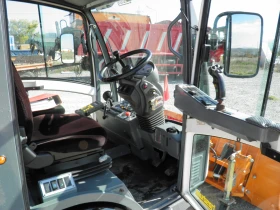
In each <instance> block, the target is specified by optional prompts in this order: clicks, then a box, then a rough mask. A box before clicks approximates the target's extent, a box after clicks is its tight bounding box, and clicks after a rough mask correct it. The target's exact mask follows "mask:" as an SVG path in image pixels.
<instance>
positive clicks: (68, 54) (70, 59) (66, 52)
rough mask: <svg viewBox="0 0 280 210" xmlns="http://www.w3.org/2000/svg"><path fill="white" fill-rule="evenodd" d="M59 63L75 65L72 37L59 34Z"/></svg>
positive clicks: (71, 35)
mask: <svg viewBox="0 0 280 210" xmlns="http://www.w3.org/2000/svg"><path fill="white" fill-rule="evenodd" d="M60 49H61V62H62V63H75V52H74V35H73V34H61V36H60Z"/></svg>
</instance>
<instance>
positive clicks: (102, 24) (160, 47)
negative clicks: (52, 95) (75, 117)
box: [91, 0, 199, 113]
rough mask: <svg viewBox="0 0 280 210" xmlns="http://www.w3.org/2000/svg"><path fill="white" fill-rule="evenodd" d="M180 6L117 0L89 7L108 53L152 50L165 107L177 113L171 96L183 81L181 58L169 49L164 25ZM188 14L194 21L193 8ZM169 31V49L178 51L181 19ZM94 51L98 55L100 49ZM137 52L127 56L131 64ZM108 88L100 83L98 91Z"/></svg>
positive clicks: (155, 0)
mask: <svg viewBox="0 0 280 210" xmlns="http://www.w3.org/2000/svg"><path fill="white" fill-rule="evenodd" d="M180 8H181V6H180V1H172V3H171V2H170V1H168V0H152V1H151V0H132V1H118V2H115V3H111V4H108V5H103V6H100V7H98V8H95V9H92V10H91V11H92V15H93V17H94V18H95V20H96V21H97V24H98V26H99V28H100V30H101V33H102V35H103V37H104V41H105V43H106V46H107V50H108V52H109V54H110V55H112V52H113V51H116V50H117V51H119V52H120V54H123V53H126V52H129V51H132V50H136V49H140V48H145V49H148V50H150V51H151V52H152V58H151V61H152V62H153V63H154V64H155V67H156V68H157V70H158V75H159V82H160V85H161V86H162V88H163V90H164V100H165V105H164V106H165V109H166V110H169V111H172V112H177V113H180V111H179V110H177V109H176V108H175V107H174V105H173V104H174V99H173V97H172V96H173V90H174V88H175V85H176V84H180V83H183V81H182V73H183V60H182V59H179V58H178V57H176V56H175V55H174V54H173V53H171V51H170V50H169V48H168V40H167V39H168V35H167V28H168V26H169V24H170V23H171V21H172V20H174V19H175V18H176V17H177V16H178V14H179V13H180ZM197 8H199V6H197ZM192 15H193V17H194V18H193V21H196V19H197V18H196V17H195V16H196V14H195V12H194V11H192ZM170 34H171V43H172V47H173V49H174V50H175V51H177V52H179V53H182V47H183V46H182V37H183V35H182V24H181V20H179V21H178V22H177V23H176V24H174V26H173V27H172V29H171V33H170ZM98 51H99V52H98V54H99V56H100V57H101V55H102V54H101V52H100V49H98ZM139 56H140V55H134V56H133V57H130V58H128V59H130V61H131V62H132V64H135V63H136V61H137V58H139ZM128 59H127V60H128ZM100 60H101V61H102V58H100ZM120 67H121V66H120V65H119V66H117V68H120ZM106 87H107V88H106ZM108 88H109V85H106V84H102V85H101V92H103V91H105V90H106V89H108Z"/></svg>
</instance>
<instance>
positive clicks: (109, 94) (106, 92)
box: [103, 90, 112, 101]
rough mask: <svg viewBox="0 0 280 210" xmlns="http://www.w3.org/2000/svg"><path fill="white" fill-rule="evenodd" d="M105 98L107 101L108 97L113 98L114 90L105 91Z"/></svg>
mask: <svg viewBox="0 0 280 210" xmlns="http://www.w3.org/2000/svg"><path fill="white" fill-rule="evenodd" d="M103 99H104V100H105V101H107V100H108V99H112V92H111V91H109V90H108V91H105V92H104V93H103Z"/></svg>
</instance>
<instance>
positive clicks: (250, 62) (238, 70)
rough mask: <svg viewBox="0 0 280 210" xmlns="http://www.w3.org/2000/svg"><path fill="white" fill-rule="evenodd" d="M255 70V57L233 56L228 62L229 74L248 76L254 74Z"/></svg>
mask: <svg viewBox="0 0 280 210" xmlns="http://www.w3.org/2000/svg"><path fill="white" fill-rule="evenodd" d="M256 70H257V59H256V58H239V57H236V58H233V59H231V62H230V74H233V75H239V76H248V75H253V74H255V72H256Z"/></svg>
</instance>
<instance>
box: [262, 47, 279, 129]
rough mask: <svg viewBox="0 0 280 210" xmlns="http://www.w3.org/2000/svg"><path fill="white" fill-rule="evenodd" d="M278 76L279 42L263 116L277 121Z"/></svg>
mask: <svg viewBox="0 0 280 210" xmlns="http://www.w3.org/2000/svg"><path fill="white" fill-rule="evenodd" d="M279 76H280V44H279V45H278V50H277V55H276V59H275V62H274V70H273V76H272V81H271V86H270V90H269V96H268V101H267V106H266V110H265V117H267V118H268V119H271V120H273V121H275V122H277V123H279V122H280V120H279V110H280V109H279V107H280V91H279V78H280V77H279Z"/></svg>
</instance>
